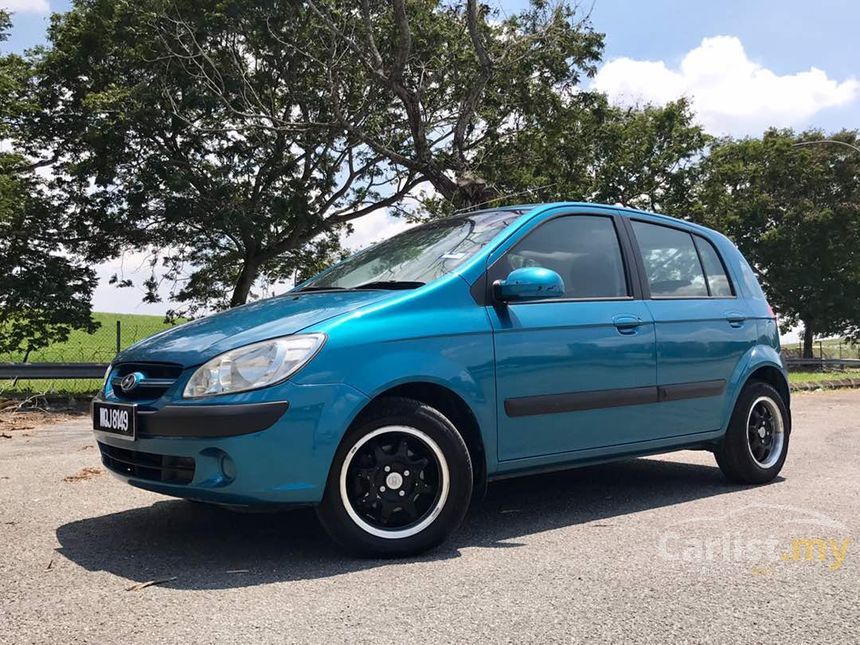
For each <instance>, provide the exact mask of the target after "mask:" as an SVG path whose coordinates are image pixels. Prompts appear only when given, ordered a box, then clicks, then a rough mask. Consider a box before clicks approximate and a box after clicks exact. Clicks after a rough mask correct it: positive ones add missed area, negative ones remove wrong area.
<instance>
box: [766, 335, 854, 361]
mask: <svg viewBox="0 0 860 645" xmlns="http://www.w3.org/2000/svg"><path fill="white" fill-rule="evenodd" d="M782 355H783V356H784V357H785V358H790V359H794V358H801V357H802V355H803V347H802V346H801V345H800V344H788V345H784V346H783V348H782ZM812 357H813V358H815V359H819V360H822V359H823V360H825V361H826V360H841V359H860V343H849V342H848V341H846V340H844V339H842V338H828V339H826V340H817V341H815V342H814V343H813V344H812ZM807 360H808V359H807Z"/></svg>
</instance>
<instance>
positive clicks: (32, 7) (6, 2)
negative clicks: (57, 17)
mask: <svg viewBox="0 0 860 645" xmlns="http://www.w3.org/2000/svg"><path fill="white" fill-rule="evenodd" d="M0 9H7V10H9V11H13V12H17V13H48V12H49V11H50V10H51V6H50V5H49V4H48V0H0Z"/></svg>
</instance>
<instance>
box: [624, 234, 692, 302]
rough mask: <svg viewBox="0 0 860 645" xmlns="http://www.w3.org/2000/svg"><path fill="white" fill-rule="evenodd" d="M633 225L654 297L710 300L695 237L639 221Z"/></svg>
mask: <svg viewBox="0 0 860 645" xmlns="http://www.w3.org/2000/svg"><path fill="white" fill-rule="evenodd" d="M630 223H631V225H632V226H633V233H634V235H635V236H636V243H637V244H638V246H639V251H640V253H641V255H642V262H643V263H644V264H645V275H646V277H647V278H648V285H649V287H650V289H651V296H652V297H655V298H707V297H708V285H707V282H706V281H705V273H704V270H703V269H702V264H701V262H700V261H699V254H698V252H697V251H696V246H695V244H694V243H693V236H692V235H690V234H689V233H687V232H686V231H681V230H679V229H677V228H671V227H669V226H661V225H659V224H648V223H645V222H640V221H636V220H633V221H631V222H630Z"/></svg>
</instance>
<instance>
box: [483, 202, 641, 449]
mask: <svg viewBox="0 0 860 645" xmlns="http://www.w3.org/2000/svg"><path fill="white" fill-rule="evenodd" d="M622 227H623V224H622V223H621V221H620V218H618V217H616V216H613V215H611V214H607V213H606V211H599V210H595V211H584V212H577V213H575V214H564V215H561V216H555V217H551V218H549V219H546V220H543V221H541V222H538V223H536V224H535V225H533V226H532V227H531V229H530V230H528V231H527V232H526V233H525V234H521V235H520V236H519V239H518V240H514V241H511V242H509V243H508V244H507V245H506V248H502V249H500V250H498V251H496V252H495V253H494V254H493V255H492V256H491V257H490V260H489V262H490V267H489V270H488V283H489V284H492V283H493V281H494V280H497V279H504V278H505V277H506V276H507V275H508V274H509V273H510V272H511V271H512V270H514V269H518V268H522V267H524V266H541V267H544V268H548V269H552V270H553V271H556V272H557V273H559V275H561V277H562V279H563V280H564V282H565V294H564V296H563V297H560V298H553V299H546V300H537V301H529V302H517V303H507V304H504V303H499V302H495V303H492V304H491V306H489V307H488V313H489V316H490V319H491V323H492V326H493V330H494V334H493V337H494V346H495V357H496V389H497V401H498V403H497V405H498V452H499V460H500V461H510V460H517V459H525V458H531V457H540V456H545V455H555V454H562V453H571V452H573V451H581V450H588V449H596V448H603V447H606V446H615V445H618V444H628V443H633V442H638V441H643V440H646V439H648V438H649V437H650V433H651V430H650V426H651V424H650V421H649V409H650V408H651V407H653V406H654V405H655V401H656V396H657V393H656V356H655V335H654V326H653V322H652V320H651V315H650V313H649V311H648V308H647V306H646V305H645V303H644V302H643V301H642V300H641V299H640V298H638V297H637V296H638V286H637V281H636V280H634V279H633V275H632V272H631V269H633V263H632V262H631V256H630V247H629V241H628V239H627V237H626V233H625V232H624V230H623V228H622ZM633 271H635V269H633ZM563 459H564V458H560V459H559V460H563ZM550 461H552V460H550Z"/></svg>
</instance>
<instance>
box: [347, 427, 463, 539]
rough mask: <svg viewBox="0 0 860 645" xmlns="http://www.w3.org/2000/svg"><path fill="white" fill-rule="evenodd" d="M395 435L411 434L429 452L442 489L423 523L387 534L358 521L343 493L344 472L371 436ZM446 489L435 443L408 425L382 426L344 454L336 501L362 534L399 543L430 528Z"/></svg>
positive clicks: (444, 469) (443, 462) (444, 464)
mask: <svg viewBox="0 0 860 645" xmlns="http://www.w3.org/2000/svg"><path fill="white" fill-rule="evenodd" d="M395 432H396V433H400V434H408V435H411V436H413V437H415V438H417V439H419V440H420V441H422V442H423V443H425V444H426V445H427V447H428V448H430V449H431V450H432V451H433V454H434V455H435V456H436V462H437V464H438V466H439V479H440V481H441V482H442V489H441V491H440V493H439V499H438V500H437V501H436V504H435V506H433V509H432V510H431V511H430V512H429V513H428V514H427V516H426V517H425V518H424V519H423V520H421V521H420V522H418V523H417V524H414V525H412V526H408V527H406V528H404V529H396V530H391V531H387V530H385V529H380V528H377V527H375V526H373V525H371V524H368V523H367V522H366V521H365V520H364V519H362V517H361V516H360V515H359V514H358V513H356V511H355V509H354V508H353V507H352V504H351V503H350V501H349V497H348V496H347V493H346V477H347V471H348V470H349V466H350V464H352V458H353V457H354V456H355V453H357V452H358V451H359V449H361V447H362V446H363V445H364V444H366V443H367V442H368V441H370V440H371V439H373V438H374V437H378V436H379V435H383V434H389V433H395ZM450 487H451V477H450V475H449V471H448V461H447V460H446V459H445V455H444V453H443V452H442V449H441V448H440V447H439V444H437V443H436V442H435V441H434V440H433V439H431V438H430V437H429V436H428V435H427V434H426V433H425V432H422V431H421V430H418V429H417V428H411V427H409V426H384V427H382V428H377V429H376V430H374V431H372V432H369V433H367V434H366V435H364V436H363V437H361V438H360V439H359V440H358V441H357V442H356V443H355V444H354V445H353V446H352V447H351V448H350V449H349V452H347V453H346V457H345V458H344V460H343V465H342V466H341V467H340V501H341V504H343V507H344V510H346V513H347V515H349V517H350V519H351V520H352V521H353V522H355V524H356V525H357V526H358V527H359V528H360V529H361V530H363V531H365V532H366V533H370V534H371V535H373V536H375V537H379V538H384V539H387V540H401V539H403V538H408V537H411V536H413V535H417V534H418V533H420V532H421V531H423V530H424V529H426V528H427V527H428V526H430V525H431V524H432V523H433V521H434V520H435V519H436V518H437V517H438V516H439V513H441V512H442V509H443V508H444V507H445V502H446V501H447V500H448V492H449V490H450Z"/></svg>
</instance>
